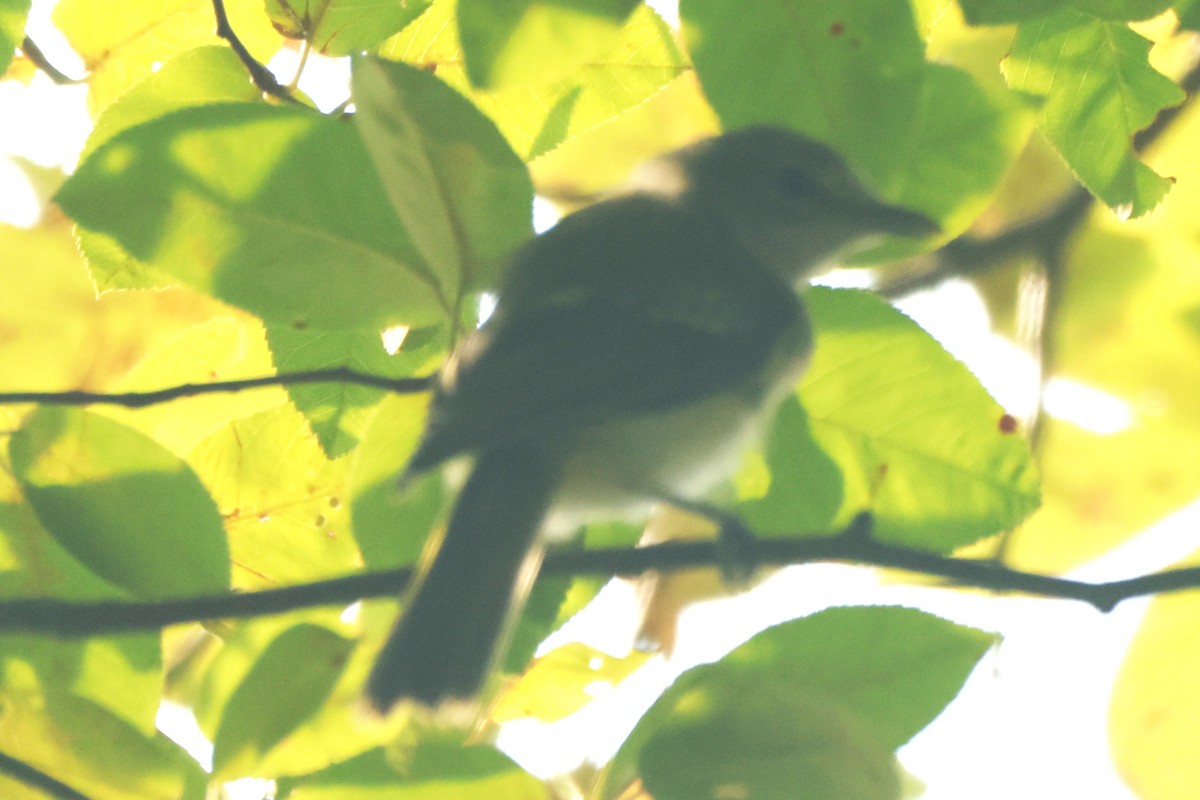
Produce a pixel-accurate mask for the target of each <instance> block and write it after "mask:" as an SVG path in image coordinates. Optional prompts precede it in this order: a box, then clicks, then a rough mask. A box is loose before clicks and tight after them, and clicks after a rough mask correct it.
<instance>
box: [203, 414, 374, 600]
mask: <svg viewBox="0 0 1200 800" xmlns="http://www.w3.org/2000/svg"><path fill="white" fill-rule="evenodd" d="M188 461H189V463H191V464H192V465H193V466H194V467H195V469H196V472H197V473H199V475H200V477H201V479H202V480H203V481H204V483H205V485H206V486H208V487H209V489H210V491H211V492H212V495H213V497H214V498H215V499H216V501H217V505H218V507H219V508H220V510H221V515H222V517H224V519H225V525H226V528H227V529H228V531H229V541H230V549H231V550H232V554H233V564H234V573H233V580H234V586H235V587H237V588H239V589H250V588H266V587H273V586H280V585H285V584H289V583H299V582H302V581H306V580H316V579H318V578H328V577H332V576H334V575H339V574H343V573H346V572H350V571H351V570H355V569H357V568H358V567H359V566H360V565H361V559H360V556H359V553H358V548H357V547H356V545H355V543H354V537H353V536H351V535H350V524H349V519H348V515H347V512H346V500H347V497H346V495H345V492H346V485H345V474H346V465H345V463H344V462H341V461H330V460H328V459H327V458H326V457H325V455H324V454H323V453H322V452H321V448H320V446H319V445H318V444H317V442H316V437H315V436H313V434H312V431H311V430H310V429H309V427H308V424H307V422H306V421H305V420H304V417H302V416H301V415H300V413H299V412H297V411H296V410H295V409H294V408H292V407H291V406H290V405H284V406H280V407H278V408H273V409H268V410H267V411H262V412H260V413H258V414H254V415H252V416H249V417H245V418H243V419H239V420H234V421H232V422H230V423H229V424H227V425H226V426H225V427H223V428H221V429H220V430H218V431H217V432H215V433H214V434H212V435H211V436H209V437H208V438H207V439H205V440H204V441H203V442H201V443H200V444H199V445H197V447H196V448H195V449H194V450H193V451H192V453H191V454H190V455H189V456H188Z"/></svg>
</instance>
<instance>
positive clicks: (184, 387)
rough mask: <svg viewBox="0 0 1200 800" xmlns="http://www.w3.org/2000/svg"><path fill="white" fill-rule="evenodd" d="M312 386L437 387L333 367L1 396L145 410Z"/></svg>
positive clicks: (427, 380) (2, 395)
mask: <svg viewBox="0 0 1200 800" xmlns="http://www.w3.org/2000/svg"><path fill="white" fill-rule="evenodd" d="M308 383H349V384H353V385H355V386H370V387H373V388H376V389H383V390H385V391H388V392H394V393H396V394H416V393H419V392H425V391H428V390H429V389H431V388H432V387H433V377H432V376H429V375H425V376H421V377H416V378H385V377H383V376H381V375H372V374H370V373H366V372H356V371H355V370H352V369H349V368H347V367H331V368H330V369H315V370H309V371H305V372H285V373H283V374H280V375H264V376H262V377H260V378H241V379H238V380H229V381H213V382H212V383H183V384H179V385H178V386H169V387H167V388H165V389H155V390H153V391H148V392H115V393H106V392H84V391H67V392H0V406H2V405H16V404H18V403H45V404H47V405H59V406H86V405H93V404H96V405H113V406H124V407H126V408H145V407H146V406H152V405H157V404H159V403H166V402H168V401H171V400H178V399H180V398H184V397H197V396H199V395H205V394H216V393H221V392H244V391H246V390H248V389H262V388H265V387H269V386H297V385H300V384H308Z"/></svg>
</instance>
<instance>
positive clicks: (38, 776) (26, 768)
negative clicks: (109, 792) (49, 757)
mask: <svg viewBox="0 0 1200 800" xmlns="http://www.w3.org/2000/svg"><path fill="white" fill-rule="evenodd" d="M0 775H7V776H9V777H10V778H12V779H14V780H17V781H20V782H21V783H23V784H25V785H26V786H32V787H33V788H34V789H39V790H41V791H43V792H45V793H46V794H47V795H49V796H50V797H53V798H56V800H89V798H88V796H87V795H86V794H82V793H80V792H77V791H75V790H74V789H72V788H71V787H70V786H67V785H66V784H65V783H63V782H62V781H60V780H57V779H56V778H52V777H50V776H49V775H47V774H46V773H44V772H42V771H41V770H40V769H38V768H37V767H35V766H33V765H32V764H26V763H25V762H24V761H21V760H20V759H18V758H13V757H12V756H10V755H7V754H5V753H0Z"/></svg>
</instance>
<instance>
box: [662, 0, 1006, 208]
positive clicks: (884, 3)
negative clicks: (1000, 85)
mask: <svg viewBox="0 0 1200 800" xmlns="http://www.w3.org/2000/svg"><path fill="white" fill-rule="evenodd" d="M680 13H681V15H682V17H683V32H684V35H685V38H686V39H687V42H688V47H689V50H690V52H691V55H692V58H693V60H694V61H695V64H696V71H697V74H698V75H699V77H700V81H701V83H702V84H703V87H704V91H705V94H706V96H707V97H708V98H709V100H710V101H711V103H712V105H713V108H714V109H715V110H716V112H717V114H718V116H719V117H720V118H721V121H722V122H723V124H724V126H725V127H726V128H738V127H743V126H748V125H760V124H775V125H784V126H787V127H791V128H794V129H796V130H799V131H802V132H804V133H807V134H808V135H810V136H812V137H814V138H816V139H819V140H821V141H825V142H829V143H832V144H835V145H836V147H837V149H838V150H839V151H840V152H842V153H843V155H845V156H846V157H847V158H848V159H849V161H850V162H851V163H852V164H853V165H854V166H855V167H856V168H857V169H859V170H861V171H862V172H863V173H865V176H866V178H867V179H868V181H869V183H870V184H871V185H872V186H874V187H875V189H876V190H877V191H878V192H879V193H880V194H881V195H883V196H885V197H886V198H888V199H889V200H892V201H895V202H900V203H902V204H904V205H907V206H911V207H914V208H919V209H921V210H923V211H926V212H927V213H929V214H930V215H931V216H934V217H935V218H937V219H939V220H942V221H943V222H945V223H948V225H947V227H948V228H949V227H954V226H957V227H959V228H961V227H965V226H966V225H967V224H968V223H969V222H970V221H971V220H972V219H973V218H974V217H975V216H976V215H977V214H978V213H979V212H980V211H982V210H983V208H984V206H985V205H986V203H987V201H988V199H989V198H990V196H991V195H992V194H993V193H994V192H995V190H996V187H997V185H998V184H999V181H1000V179H1001V178H1002V177H1003V175H1004V173H1005V172H1006V171H1007V169H1008V167H1009V165H1010V164H1011V163H1012V161H1013V159H1014V158H1015V157H1016V154H1017V152H1019V150H1020V147H1021V145H1022V143H1023V142H1024V139H1025V136H1026V133H1027V131H1028V125H1027V122H1026V121H1025V118H1026V117H1027V113H1026V111H1025V109H1024V108H1023V107H1022V106H1021V104H1020V103H1019V102H1017V101H1014V100H1013V99H1012V98H1010V97H1006V96H1003V95H999V94H988V93H986V92H985V91H984V90H983V89H981V88H980V87H979V86H978V85H977V84H976V83H975V82H974V81H973V80H972V79H971V78H970V77H969V76H968V75H967V74H966V73H963V72H961V71H959V70H957V69H954V68H953V67H949V66H945V65H933V64H928V63H927V62H926V61H925V58H924V47H925V43H924V42H923V41H922V39H921V37H920V36H919V35H918V32H917V28H916V23H915V21H914V19H913V11H912V8H911V6H910V5H909V3H907V2H905V0H847V2H839V3H826V4H815V5H814V4H806V3H801V2H798V0H770V2H764V3H759V4H756V5H755V8H754V13H753V14H752V15H748V14H747V13H746V7H745V4H744V3H741V2H737V0H683V2H682V3H681V4H680ZM952 218H953V219H952Z"/></svg>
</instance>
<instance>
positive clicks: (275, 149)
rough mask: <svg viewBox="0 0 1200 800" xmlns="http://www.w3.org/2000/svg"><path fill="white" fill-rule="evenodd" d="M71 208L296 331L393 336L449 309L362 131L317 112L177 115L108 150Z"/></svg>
mask: <svg viewBox="0 0 1200 800" xmlns="http://www.w3.org/2000/svg"><path fill="white" fill-rule="evenodd" d="M57 200H58V203H59V204H60V205H61V206H62V207H63V208H64V209H66V210H67V212H68V213H70V214H71V215H72V216H73V217H74V218H75V219H76V221H78V222H79V224H80V225H82V226H83V227H85V228H89V229H92V230H96V231H100V232H102V233H106V234H109V235H111V236H113V237H114V238H115V239H116V240H117V241H118V242H120V244H121V245H122V246H123V247H124V248H125V249H126V250H128V251H129V253H130V254H132V255H133V256H134V257H136V258H138V259H141V260H143V261H145V262H147V263H148V264H149V265H150V266H151V267H154V268H155V269H158V270H161V271H163V272H165V273H168V274H170V275H172V276H174V277H175V278H177V279H178V280H180V281H182V282H184V283H186V284H188V285H190V286H192V287H194V288H196V289H199V290H201V291H205V292H211V293H212V294H214V295H215V296H216V297H219V298H220V299H222V300H225V301H227V302H230V303H234V304H235V305H240V306H242V307H243V308H246V309H248V310H250V311H253V312H254V313H256V314H259V315H261V316H263V317H264V318H267V319H271V320H276V321H279V322H282V323H285V324H294V325H298V326H307V325H312V326H314V327H322V328H339V327H340V328H369V327H371V326H375V327H376V329H382V328H383V327H385V326H387V325H389V324H393V323H409V324H411V323H414V322H421V321H423V320H432V319H437V318H438V317H439V316H440V315H442V314H444V313H446V311H447V310H448V308H449V306H448V305H447V303H448V300H447V298H444V297H439V296H438V290H437V286H436V283H435V282H434V279H433V277H432V276H431V275H430V274H429V273H428V270H427V268H426V266H425V265H424V264H423V263H422V261H421V259H420V257H419V256H418V255H417V254H416V252H415V251H414V250H413V246H412V242H411V241H410V240H409V238H408V236H407V235H406V234H405V233H404V230H403V227H402V226H401V225H398V224H397V220H396V217H395V215H394V214H393V213H392V210H391V207H390V205H389V203H388V201H387V199H386V198H385V197H384V195H383V192H382V189H381V187H380V185H379V181H378V179H377V178H376V177H375V175H374V173H373V171H372V168H371V165H370V160H369V158H368V157H367V155H366V153H365V152H364V150H363V147H362V145H361V143H360V142H359V141H358V140H357V137H356V136H355V134H354V132H353V131H352V130H351V129H350V128H349V127H348V126H346V125H345V124H344V123H340V122H337V121H335V120H330V119H327V118H324V117H321V116H320V115H318V114H316V113H315V112H311V111H307V110H304V109H298V108H290V107H289V108H282V107H274V106H266V105H257V104H216V105H207V106H203V107H197V108H186V109H182V110H180V111H176V112H173V113H170V114H167V115H166V116H163V117H159V118H156V119H153V120H151V121H149V122H147V123H144V124H142V125H138V126H136V127H134V128H130V129H128V130H125V131H122V132H121V133H119V134H117V135H116V136H114V137H113V138H112V139H110V140H109V141H108V142H106V143H105V144H104V145H102V146H101V147H100V148H98V149H97V150H96V151H95V152H94V153H93V154H92V156H91V157H90V158H89V159H88V160H87V161H85V162H83V163H82V164H81V165H80V166H79V169H78V170H77V171H76V172H75V174H74V175H73V176H71V178H70V179H69V180H68V181H67V182H66V184H64V185H63V188H62V189H61V190H60V191H59V194H58V197H57Z"/></svg>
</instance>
